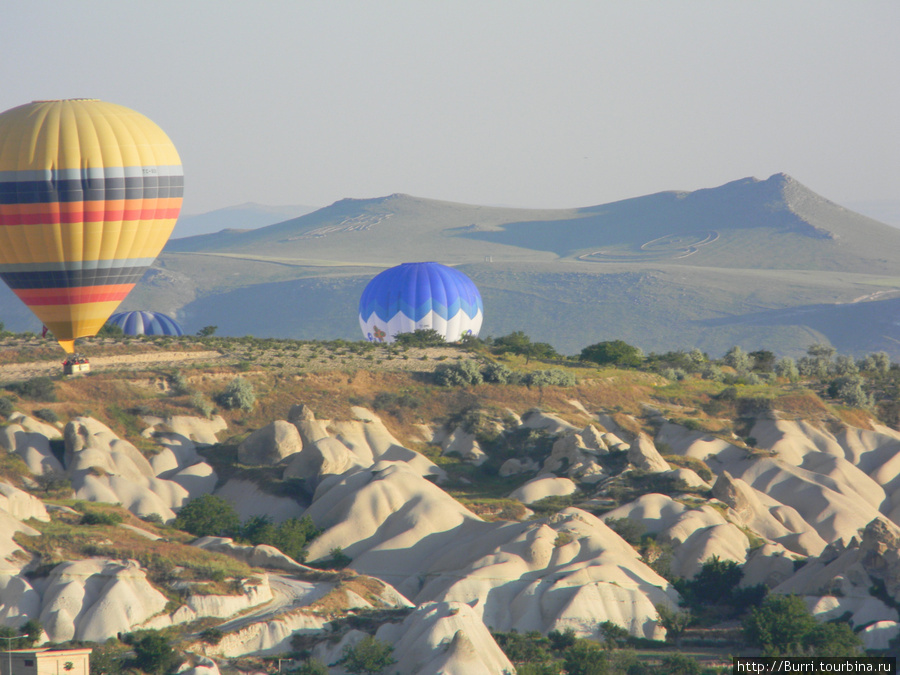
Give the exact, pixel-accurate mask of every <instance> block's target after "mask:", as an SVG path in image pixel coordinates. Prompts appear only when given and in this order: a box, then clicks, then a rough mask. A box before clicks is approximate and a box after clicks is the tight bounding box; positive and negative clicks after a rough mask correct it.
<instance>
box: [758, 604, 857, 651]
mask: <svg viewBox="0 0 900 675" xmlns="http://www.w3.org/2000/svg"><path fill="white" fill-rule="evenodd" d="M743 627H744V637H745V638H746V640H747V641H748V642H749V643H750V644H751V645H753V646H755V647H759V648H760V649H762V653H763V655H764V656H782V655H788V656H801V655H806V654H815V655H816V656H858V655H860V654H862V640H861V639H860V638H859V636H857V635H856V634H854V633H853V631H852V629H851V628H850V626H848V625H847V624H845V623H837V624H820V623H819V622H818V621H816V618H815V617H814V616H813V615H812V614H811V613H810V611H809V610H808V609H807V608H806V603H805V602H803V598H801V597H799V596H797V595H780V594H772V595H770V596H769V597H768V598H766V600H765V602H763V603H762V605H761V606H760V607H758V608H754V609H752V610H751V611H750V615H749V616H748V617H747V618H746V619H745V620H744V624H743Z"/></svg>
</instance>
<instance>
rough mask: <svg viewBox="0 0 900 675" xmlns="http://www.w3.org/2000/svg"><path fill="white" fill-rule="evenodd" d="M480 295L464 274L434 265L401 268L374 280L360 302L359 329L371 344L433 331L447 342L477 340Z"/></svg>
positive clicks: (480, 309)
mask: <svg viewBox="0 0 900 675" xmlns="http://www.w3.org/2000/svg"><path fill="white" fill-rule="evenodd" d="M483 319H484V305H483V304H482V302H481V294H480V293H479V292H478V289H477V288H476V287H475V284H474V283H472V280H471V279H469V277H467V276H466V275H465V274H463V273H462V272H460V271H458V270H455V269H453V268H452V267H447V266H446V265H441V264H440V263H436V262H420V263H403V264H402V265H398V266H397V267H392V268H391V269H389V270H385V271H384V272H382V273H381V274H379V275H378V276H376V277H375V278H374V279H372V281H370V282H369V284H368V285H367V286H366V288H365V290H364V291H363V294H362V297H361V298H360V301H359V325H360V328H362V332H363V335H364V336H365V337H366V339H367V340H369V341H371V342H393V341H394V336H395V335H397V334H398V333H411V332H413V331H415V330H418V329H429V328H430V329H433V330H435V331H437V332H438V333H440V334H441V335H442V336H443V337H444V339H445V340H446V341H447V342H456V341H457V340H459V339H460V338H461V337H463V336H464V335H478V331H479V330H481V322H482V320H483Z"/></svg>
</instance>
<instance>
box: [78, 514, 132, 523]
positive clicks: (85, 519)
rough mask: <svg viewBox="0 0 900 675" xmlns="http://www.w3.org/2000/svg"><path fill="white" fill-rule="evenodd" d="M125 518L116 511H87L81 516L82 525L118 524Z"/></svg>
mask: <svg viewBox="0 0 900 675" xmlns="http://www.w3.org/2000/svg"><path fill="white" fill-rule="evenodd" d="M123 520H125V519H124V518H123V517H122V514H120V513H116V512H115V511H85V512H84V514H83V515H82V516H81V524H82V525H118V524H119V523H121V522H122V521H123Z"/></svg>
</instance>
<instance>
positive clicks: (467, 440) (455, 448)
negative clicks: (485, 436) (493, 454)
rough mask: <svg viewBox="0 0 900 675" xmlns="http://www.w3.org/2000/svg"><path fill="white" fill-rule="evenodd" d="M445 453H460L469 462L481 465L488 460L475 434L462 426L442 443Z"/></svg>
mask: <svg viewBox="0 0 900 675" xmlns="http://www.w3.org/2000/svg"><path fill="white" fill-rule="evenodd" d="M441 447H442V448H443V452H442V453H441V454H443V455H459V456H460V457H462V458H463V459H464V460H466V461H467V462H470V463H471V464H474V465H475V466H480V465H481V464H484V462H485V461H486V460H487V455H486V454H485V453H484V450H482V449H481V444H480V443H479V442H478V441H477V440H476V438H475V434H471V433H469V432H468V431H466V430H465V429H463V428H462V427H457V428H456V429H454V430H453V431H452V432H451V433H450V435H449V436H448V437H447V438H446V439H445V440H444V442H443V443H441Z"/></svg>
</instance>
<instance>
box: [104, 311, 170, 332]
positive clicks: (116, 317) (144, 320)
mask: <svg viewBox="0 0 900 675" xmlns="http://www.w3.org/2000/svg"><path fill="white" fill-rule="evenodd" d="M107 323H111V324H114V325H116V326H118V327H119V328H121V329H122V332H123V333H125V335H184V331H183V330H182V328H181V326H179V325H178V323H177V322H176V321H175V320H174V319H171V318H169V317H168V316H166V315H165V314H160V313H159V312H141V311H139V312H119V313H117V314H113V315H112V316H111V317H109V319H108V320H107Z"/></svg>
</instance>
